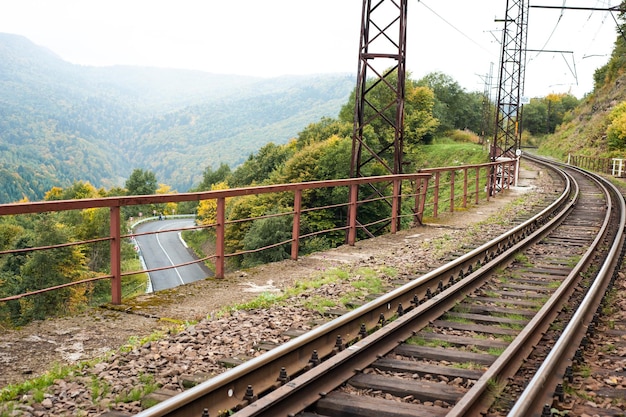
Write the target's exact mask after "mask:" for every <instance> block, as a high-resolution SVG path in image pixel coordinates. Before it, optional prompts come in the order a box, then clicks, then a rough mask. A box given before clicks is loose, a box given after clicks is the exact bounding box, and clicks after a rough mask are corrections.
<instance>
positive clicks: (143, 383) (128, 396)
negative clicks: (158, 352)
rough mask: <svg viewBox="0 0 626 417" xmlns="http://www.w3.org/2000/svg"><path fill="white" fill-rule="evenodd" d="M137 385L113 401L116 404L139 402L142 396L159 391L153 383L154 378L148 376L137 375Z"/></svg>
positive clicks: (157, 386)
mask: <svg viewBox="0 0 626 417" xmlns="http://www.w3.org/2000/svg"><path fill="white" fill-rule="evenodd" d="M139 383H140V384H139V386H136V387H134V388H133V389H131V390H130V391H128V392H123V393H121V394H120V395H118V396H117V397H116V398H115V401H116V402H118V403H130V402H134V401H140V400H141V399H142V398H143V397H144V396H146V395H148V394H150V393H152V392H154V391H156V390H157V389H159V385H158V384H157V383H156V382H155V381H154V376H152V375H149V374H142V375H139Z"/></svg>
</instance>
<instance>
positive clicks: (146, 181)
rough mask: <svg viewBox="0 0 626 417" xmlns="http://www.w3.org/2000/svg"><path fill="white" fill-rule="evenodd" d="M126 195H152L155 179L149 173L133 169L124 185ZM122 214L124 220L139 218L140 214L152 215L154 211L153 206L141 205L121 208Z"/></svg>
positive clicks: (152, 174) (155, 187)
mask: <svg viewBox="0 0 626 417" xmlns="http://www.w3.org/2000/svg"><path fill="white" fill-rule="evenodd" d="M125 187H126V193H127V195H152V194H156V191H157V187H158V184H157V179H156V175H154V173H153V172H151V171H144V170H143V169H139V168H137V169H135V170H133V172H132V173H131V174H130V177H128V179H127V180H126V183H125ZM122 210H123V213H124V216H125V217H126V218H129V217H134V216H139V215H140V214H142V215H144V214H148V213H152V211H154V210H156V207H155V206H149V205H141V206H125V207H123V209H122Z"/></svg>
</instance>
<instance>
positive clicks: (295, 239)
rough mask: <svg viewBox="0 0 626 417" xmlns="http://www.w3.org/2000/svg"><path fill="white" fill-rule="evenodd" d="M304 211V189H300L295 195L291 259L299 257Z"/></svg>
mask: <svg viewBox="0 0 626 417" xmlns="http://www.w3.org/2000/svg"><path fill="white" fill-rule="evenodd" d="M301 211H302V190H300V189H298V190H296V191H295V192H294V196H293V229H292V232H291V238H292V241H291V259H293V260H294V261H295V260H297V259H298V246H299V245H300V215H301Z"/></svg>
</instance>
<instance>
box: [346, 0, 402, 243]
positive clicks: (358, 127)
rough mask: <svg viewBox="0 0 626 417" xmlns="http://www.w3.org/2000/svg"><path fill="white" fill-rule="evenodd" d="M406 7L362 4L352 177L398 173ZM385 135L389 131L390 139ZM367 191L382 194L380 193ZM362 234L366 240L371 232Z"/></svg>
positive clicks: (383, 1) (396, 1) (394, 1)
mask: <svg viewBox="0 0 626 417" xmlns="http://www.w3.org/2000/svg"><path fill="white" fill-rule="evenodd" d="M406 9H407V0H378V1H374V2H373V1H372V0H364V1H363V14H362V20H361V38H360V44H359V68H358V75H357V87H356V95H355V112H354V130H353V135H352V158H351V163H350V176H351V177H353V178H354V177H363V176H368V175H372V172H380V171H381V169H382V170H383V171H385V173H387V174H401V173H402V148H403V125H404V93H405V76H406V68H405V66H406V16H407V15H406ZM368 77H369V78H368ZM368 127H371V129H368ZM383 131H385V132H389V131H393V137H391V135H388V133H385V135H383V134H382V132H383ZM383 186H384V185H383ZM370 191H371V193H372V194H374V195H383V193H382V189H371V190H370ZM398 210H399V208H398ZM357 217H358V216H357ZM379 227H380V225H379ZM365 231H366V233H367V234H369V235H370V236H371V235H373V234H374V233H375V232H372V231H367V230H365Z"/></svg>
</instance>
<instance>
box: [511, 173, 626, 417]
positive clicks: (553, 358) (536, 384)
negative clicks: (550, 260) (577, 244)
mask: <svg viewBox="0 0 626 417" xmlns="http://www.w3.org/2000/svg"><path fill="white" fill-rule="evenodd" d="M579 171H581V172H583V173H585V175H588V176H589V177H590V178H593V179H594V180H595V181H596V182H598V184H600V180H598V179H597V178H598V177H597V176H595V177H592V176H591V175H589V174H588V173H586V172H585V171H583V170H580V169H579ZM602 182H603V183H604V184H605V187H603V188H604V189H606V188H607V187H608V188H609V190H607V191H606V192H607V194H608V193H612V195H614V196H616V197H618V196H619V197H618V198H616V199H615V203H616V207H615V209H616V210H617V213H618V215H619V227H618V228H617V230H616V236H615V238H614V240H613V243H612V245H611V248H610V250H609V252H608V255H607V257H606V258H605V260H604V262H603V263H602V266H601V268H600V270H599V271H598V273H597V276H596V278H595V279H594V281H593V283H592V285H591V286H590V288H589V290H588V292H587V294H586V295H585V297H584V299H583V301H582V302H581V304H580V306H579V308H578V309H577V310H576V312H575V313H574V315H573V317H572V319H571V320H570V322H569V323H568V325H567V326H566V328H565V330H564V331H563V333H562V334H561V336H560V337H559V339H558V340H557V342H556V344H555V346H554V347H553V348H552V349H551V351H550V353H549V354H548V356H547V357H546V359H545V361H544V362H543V364H542V365H541V366H540V368H539V369H538V370H537V372H536V373H535V375H534V377H533V378H532V379H531V381H530V382H529V383H528V385H527V386H526V388H525V389H524V391H523V392H522V394H521V396H520V397H519V399H518V401H517V402H516V403H515V405H514V406H513V408H512V409H511V411H510V412H509V414H508V416H509V417H524V416H529V415H540V414H541V412H542V409H543V407H544V405H548V406H549V405H550V404H551V403H552V398H553V396H554V388H555V387H556V385H557V383H558V382H557V381H562V380H563V375H564V370H565V368H566V366H567V364H568V362H570V361H571V358H572V357H573V356H574V352H575V351H576V349H577V347H578V346H579V345H580V342H581V340H582V338H583V336H584V335H585V332H586V330H587V327H588V325H589V323H590V322H591V320H592V318H593V314H594V311H595V309H597V307H598V305H599V304H600V302H601V300H602V298H603V296H604V293H605V292H606V289H607V288H608V286H609V282H610V280H611V279H612V277H613V276H614V273H615V272H614V271H615V269H616V266H617V264H618V263H619V262H620V260H621V255H622V254H623V252H622V250H623V246H624V228H625V227H626V203H625V202H624V198H623V197H622V196H621V193H620V192H619V190H618V189H617V188H616V187H615V186H614V185H613V184H611V183H610V182H608V181H606V180H604V179H602ZM612 201H613V200H612V199H608V210H609V211H611V210H613V208H614V207H613V203H612ZM605 231H606V230H605ZM597 240H598V239H597ZM597 243H599V242H597ZM591 256H592V254H591V248H590V249H589V251H587V253H586V254H585V257H584V258H585V259H587V258H589V257H591ZM581 262H582V260H581Z"/></svg>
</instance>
